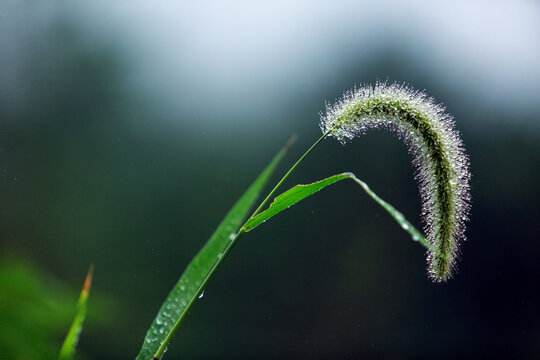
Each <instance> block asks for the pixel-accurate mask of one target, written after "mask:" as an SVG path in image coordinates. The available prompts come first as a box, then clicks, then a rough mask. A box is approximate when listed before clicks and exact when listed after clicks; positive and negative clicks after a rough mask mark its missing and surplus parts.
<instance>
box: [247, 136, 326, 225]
mask: <svg viewBox="0 0 540 360" xmlns="http://www.w3.org/2000/svg"><path fill="white" fill-rule="evenodd" d="M330 131H332V130H328V131H327V132H325V133H324V134H323V135H322V136H321V137H320V138H319V140H317V141H315V143H314V144H313V145H311V147H310V148H309V149H308V150H307V151H306V152H305V153H304V155H302V157H301V158H300V159H298V161H297V162H296V163H295V164H294V165H293V166H292V167H291V168H290V169H289V171H287V173H286V174H285V175H284V176H283V177H282V178H281V180H279V182H278V183H277V184H276V186H274V188H273V189H272V191H270V193H269V194H268V196H267V197H266V199H264V200H263V202H262V203H261V205H259V207H258V208H257V210H255V212H254V213H253V214H252V215H251V217H250V219H251V218H252V217H254V216H255V215H257V214H258V213H260V212H261V210H262V209H263V208H264V206H265V205H266V204H267V203H268V201H270V199H271V198H272V196H274V194H275V193H276V191H277V190H278V189H279V188H280V186H281V185H282V184H283V183H284V182H285V180H287V178H288V177H289V175H291V173H292V172H293V171H294V169H296V168H297V167H298V165H299V164H300V163H301V162H302V160H304V158H305V157H306V156H308V155H309V153H310V152H311V151H312V150H313V149H315V147H316V146H317V145H319V143H320V142H321V141H323V140H324V138H325V137H326V136H327V135H328V134H329V133H330ZM244 225H245V224H244Z"/></svg>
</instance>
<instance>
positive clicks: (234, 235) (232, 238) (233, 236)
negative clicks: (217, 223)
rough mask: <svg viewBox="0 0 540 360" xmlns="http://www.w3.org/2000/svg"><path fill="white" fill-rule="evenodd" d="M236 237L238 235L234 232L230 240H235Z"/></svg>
mask: <svg viewBox="0 0 540 360" xmlns="http://www.w3.org/2000/svg"><path fill="white" fill-rule="evenodd" d="M235 237H236V234H235V233H232V234H231V235H229V240H231V241H233V240H234V238H235Z"/></svg>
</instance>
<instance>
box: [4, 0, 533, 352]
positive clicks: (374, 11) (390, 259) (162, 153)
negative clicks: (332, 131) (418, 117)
mask: <svg viewBox="0 0 540 360" xmlns="http://www.w3.org/2000/svg"><path fill="white" fill-rule="evenodd" d="M377 80H383V81H385V80H388V81H390V82H394V81H397V82H405V83H407V84H409V85H411V86H412V87H414V88H416V89H425V90H426V91H427V92H428V93H429V94H430V95H431V96H433V97H435V99H436V100H437V101H439V102H443V103H444V105H445V106H446V107H447V111H448V112H449V113H451V114H452V115H453V116H454V117H455V121H456V127H457V129H458V130H459V131H460V133H461V134H462V136H463V139H464V142H465V145H466V149H467V152H468V154H469V155H470V160H471V172H472V181H471V185H472V212H471V220H470V222H469V223H468V228H467V241H466V242H465V243H464V244H463V246H462V249H461V250H462V256H461V258H460V261H459V271H458V272H457V274H456V276H455V278H454V279H452V280H450V281H449V282H448V283H446V284H433V283H432V282H431V281H430V280H429V279H428V277H427V275H426V266H425V258H424V250H423V249H422V248H421V247H420V246H419V245H418V244H416V243H413V242H412V241H411V240H410V237H409V236H408V235H407V234H406V233H405V232H403V231H402V230H401V229H400V228H399V226H398V225H397V224H396V223H394V222H393V220H392V219H391V218H390V217H389V216H388V215H387V214H386V213H385V212H384V210H382V209H381V208H380V207H378V205H376V204H375V203H374V202H373V201H372V200H371V199H370V198H369V197H367V196H366V195H365V193H363V191H362V190H361V189H360V188H359V187H358V186H356V185H355V184H353V183H352V182H349V183H348V182H343V183H339V184H336V185H334V186H333V187H332V188H329V189H327V190H325V191H323V192H321V193H319V194H317V195H316V196H314V197H312V198H309V199H307V200H305V201H304V202H302V203H301V204H298V205H296V206H294V207H292V208H291V209H290V210H288V211H287V212H285V213H283V214H280V215H279V216H277V217H276V218H274V219H273V220H272V221H269V222H267V223H266V224H264V225H263V226H261V227H260V228H259V229H257V230H256V231H254V232H252V233H249V234H248V235H247V236H245V237H244V238H243V239H242V240H241V241H240V243H239V244H238V246H237V247H236V248H235V249H234V251H233V252H232V253H231V255H230V257H229V258H228V259H227V260H226V261H225V262H224V264H223V265H222V267H221V268H220V269H219V271H218V273H217V274H216V276H215V277H214V279H213V280H212V281H211V283H210V284H209V286H208V288H207V289H206V291H205V295H204V297H203V298H202V299H201V300H199V301H198V303H197V304H196V305H195V306H194V307H193V309H192V311H191V313H190V314H189V316H188V318H187V319H186V321H185V323H184V324H183V326H182V327H181V328H180V331H179V332H178V334H177V336H176V338H175V339H174V340H173V342H172V344H171V346H170V349H169V351H168V353H167V354H166V357H165V358H166V359H176V358H178V359H179V358H184V359H186V358H189V359H214V358H239V359H242V358H258V359H278V358H311V359H322V358H339V359H433V358H437V359H456V358H513V359H517V358H519V359H532V358H538V357H539V356H540V312H539V310H538V305H539V301H540V294H539V291H538V279H539V275H540V265H539V262H538V255H539V250H540V245H539V244H540V242H539V235H538V234H539V232H540V223H539V221H538V218H539V215H540V211H539V210H540V205H539V203H540V190H539V181H540V101H539V94H540V7H539V6H538V3H536V2H534V1H507V2H502V1H479V2H465V1H463V2H462V1H451V2H450V1H449V2H430V1H415V2H397V1H395V2H394V1H380V2H332V4H325V3H322V2H280V1H277V2H276V1H272V2H260V3H257V5H255V4H254V3H250V2H241V1H236V2H219V1H216V2H210V3H202V2H201V3H199V2H176V1H161V2H144V1H118V2H113V4H110V3H109V2H108V1H93V2H86V4H84V5H80V4H79V5H75V4H72V3H71V2H68V1H16V0H7V1H4V2H2V4H1V5H0V174H1V176H0V197H1V198H0V199H1V201H2V207H1V213H0V216H1V217H0V239H1V240H0V241H1V243H0V250H1V252H2V256H1V257H2V259H3V260H2V262H3V263H7V264H19V265H14V266H18V268H19V269H21V268H22V269H33V270H31V271H30V273H28V275H24V274H26V273H25V272H23V273H22V274H23V275H21V280H20V281H19V280H17V281H14V282H13V283H12V285H10V286H12V287H13V288H17V289H19V288H24V286H28V287H31V286H33V285H31V281H33V280H32V279H34V278H37V279H41V280H39V282H40V284H42V285H43V287H44V288H43V289H41V290H40V291H42V293H43V294H44V295H43V296H48V295H47V294H48V293H47V291H49V290H46V289H50V288H51V287H52V288H54V289H56V290H54V291H58V292H60V293H61V294H64V295H65V298H63V299H64V300H65V299H66V298H67V299H68V300H70V301H65V304H63V305H62V306H57V307H53V308H54V309H56V310H55V311H57V312H58V319H59V320H58V321H59V323H58V326H56V327H54V329H53V328H51V329H48V328H43V330H42V331H41V330H40V332H39V333H38V334H37V335H36V334H31V333H25V331H26V330H24V329H23V330H20V331H19V330H17V331H19V332H20V336H19V337H18V340H17V341H18V342H14V341H11V340H9V339H10V338H8V337H7V336H5V335H6V334H12V333H13V332H14V331H15V330H14V328H15V327H17V326H19V325H21V324H24V323H25V321H26V323H27V324H28V326H27V329H32V328H35V324H34V321H35V318H32V317H29V318H25V320H23V318H22V317H23V316H26V315H28V314H26V312H25V311H22V310H21V311H20V314H19V312H18V311H17V310H16V309H19V308H20V307H19V304H20V301H21V300H19V299H18V298H15V300H10V299H11V298H14V297H15V295H13V294H17V292H16V291H13V290H12V289H11V288H9V289H8V288H7V285H5V284H4V286H5V288H4V289H1V288H0V298H1V299H0V334H3V335H4V336H2V337H3V339H4V340H3V342H2V344H0V358H8V357H9V358H23V357H24V358H32V356H31V355H28V354H27V355H26V356H24V355H22V354H24V351H25V350H24V349H25V348H27V347H28V346H29V345H27V343H26V342H25V341H31V340H25V339H35V338H37V337H38V336H42V337H44V338H47V339H48V340H47V341H49V345H48V346H49V347H52V348H53V349H54V347H55V346H56V345H57V346H58V348H59V346H60V344H61V340H62V337H63V335H64V334H65V332H66V331H67V328H68V326H69V322H70V317H71V315H69V314H67V315H65V314H64V315H62V316H61V314H63V313H62V311H64V312H65V311H66V310H65V308H66V306H67V307H69V306H73V307H74V304H75V299H76V296H77V292H78V291H79V289H80V287H81V285H82V281H83V279H84V275H85V273H86V271H87V268H88V266H89V264H90V263H92V262H93V263H95V266H96V271H95V279H94V280H95V281H94V285H93V290H92V291H93V292H92V297H91V298H90V308H89V319H88V322H87V326H86V327H85V329H84V331H83V333H82V337H81V341H80V346H79V355H80V356H81V357H84V358H88V359H132V358H134V357H135V356H136V354H137V353H138V351H139V349H140V346H141V344H142V341H143V338H144V335H145V332H146V330H147V328H148V326H149V325H150V323H151V321H152V319H153V318H154V316H155V314H156V312H157V310H158V308H159V306H160V304H161V302H162V301H163V299H164V298H165V296H166V295H167V293H168V291H169V290H170V289H171V287H172V286H173V285H174V284H175V282H176V280H177V279H178V277H179V275H180V274H181V272H182V271H183V270H184V268H185V266H186V265H187V263H188V262H189V260H190V259H191V258H192V257H193V256H194V254H195V253H196V251H197V250H198V249H199V248H200V247H201V246H202V244H203V243H204V242H205V240H206V239H207V238H208V237H209V236H210V234H211V233H212V231H213V230H214V228H215V226H216V225H217V224H218V223H219V221H220V220H221V218H222V217H223V216H224V214H225V213H226V211H227V210H228V209H229V208H230V207H231V205H232V204H233V203H234V201H235V200H236V199H237V198H238V197H239V196H240V194H241V193H242V192H243V190H244V189H245V188H246V187H247V186H248V185H249V184H250V182H251V181H252V180H253V179H254V178H255V176H256V175H257V174H258V173H259V172H260V171H261V170H262V169H263V168H264V166H265V165H266V164H267V162H268V161H269V160H270V159H271V157H272V156H273V155H274V154H275V153H276V152H277V150H278V149H279V148H280V147H281V146H282V145H283V144H284V143H285V142H286V140H287V139H288V138H289V136H290V135H292V134H298V135H299V139H298V141H297V144H296V145H295V146H294V147H293V148H292V150H291V151H290V153H289V155H288V157H287V158H286V161H285V162H284V164H282V166H281V168H280V170H279V173H283V172H284V171H285V170H286V168H287V167H288V166H290V164H291V163H292V162H293V161H295V159H296V158H298V156H299V155H300V154H301V153H302V152H303V151H304V149H306V148H307V147H308V146H309V145H311V143H312V142H313V141H314V140H315V139H317V138H318V137H319V136H320V131H319V126H318V121H319V112H320V111H322V110H324V107H325V101H329V102H333V101H334V99H335V98H338V97H340V96H341V94H342V92H343V91H346V90H348V89H351V88H352V87H353V86H354V85H361V84H363V83H373V82H375V81H377ZM343 171H352V172H354V173H355V174H357V176H358V177H359V178H361V179H363V180H364V181H366V182H367V183H368V184H370V185H371V187H372V188H373V189H374V190H375V191H376V192H377V193H378V194H379V195H380V196H381V197H382V198H384V199H386V200H387V201H389V202H390V203H391V204H393V205H394V206H395V207H396V208H398V209H400V210H401V211H402V212H403V213H404V214H406V215H407V217H408V218H409V219H410V220H411V221H412V222H413V223H414V224H416V225H418V226H420V225H421V220H420V218H419V213H420V210H419V209H420V201H419V196H418V190H417V186H416V184H415V182H414V179H413V173H414V169H413V167H412V165H411V159H410V156H409V155H408V154H407V150H406V147H405V146H404V145H403V144H402V143H401V142H400V141H399V140H398V139H397V138H395V136H393V135H392V134H389V133H386V132H372V133H369V134H367V135H366V136H363V137H361V138H358V139H356V140H355V141H353V142H352V143H350V144H348V145H347V146H342V145H340V144H339V143H338V142H336V141H335V140H333V139H327V140H325V141H324V142H323V143H322V144H321V145H320V146H319V148H318V149H317V150H316V151H315V152H314V153H313V154H312V155H311V156H310V157H309V158H308V159H307V160H306V161H305V162H304V163H303V164H302V166H301V167H300V168H299V169H298V170H297V171H296V172H295V173H294V175H293V176H292V177H291V179H290V180H289V181H288V182H287V185H286V186H285V188H288V187H291V186H293V185H295V184H297V183H308V182H312V181H315V180H318V179H321V178H323V177H326V176H329V175H333V174H336V173H339V172H343ZM20 264H22V265H20ZM1 269H2V267H0V270H1ZM3 269H4V271H7V270H5V269H9V266H6V267H4V268H3ZM0 272H1V271H0ZM1 276H2V275H1V274H0V278H1ZM25 281H27V282H28V284H30V285H24V282H25ZM36 281H37V280H36ZM14 284H15V285H14ZM32 284H33V283H32ZM1 285H2V282H0V286H1ZM36 286H37V285H36ZM51 291H53V290H51ZM54 291H53V292H54ZM21 293H24V294H26V292H24V291H23V292H21ZM51 294H52V293H51ZM21 296H22V295H21ZM25 296H26V295H25ZM25 299H26V300H25V301H30V300H28V299H27V298H25ZM51 299H52V300H51V301H52V303H53V304H55V301H56V300H54V299H55V298H54V296H53V295H51ZM34 300H35V299H34ZM58 301H60V300H58ZM62 301H63V300H62ZM70 304H72V305H70ZM29 306H30V305H29ZM32 306H33V305H32ZM62 309H64V310H62ZM40 311H41V312H44V310H40ZM38 312H39V311H38ZM48 313H49V314H51V318H56V315H54V314H55V312H54V311H52V310H51V312H48ZM25 314H26V315H25ZM19 316H21V317H19ZM51 321H53V320H46V321H44V323H50V322H51ZM21 328H22V325H21ZM28 331H29V330H28ZM49 332H50V333H49ZM44 341H45V340H44ZM44 346H45V345H44ZM36 351H37V354H39V351H38V350H36ZM2 352H4V353H3V354H2ZM44 353H45V352H42V354H44ZM35 356H36V358H39V356H38V355H35Z"/></svg>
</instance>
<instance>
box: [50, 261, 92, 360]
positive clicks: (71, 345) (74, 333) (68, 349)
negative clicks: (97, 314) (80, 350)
mask: <svg viewBox="0 0 540 360" xmlns="http://www.w3.org/2000/svg"><path fill="white" fill-rule="evenodd" d="M93 273H94V265H90V269H89V270H88V275H86V280H85V281H84V286H83V289H82V291H81V295H80V296H79V300H78V301H77V314H76V315H75V319H73V324H71V328H70V329H69V332H68V334H67V336H66V339H65V340H64V344H62V349H61V350H60V356H58V359H59V360H69V359H73V355H74V354H75V348H76V347H77V343H78V342H79V334H80V333H81V330H82V326H83V322H84V318H85V317H86V307H87V303H88V295H89V294H90V287H91V285H92V275H93Z"/></svg>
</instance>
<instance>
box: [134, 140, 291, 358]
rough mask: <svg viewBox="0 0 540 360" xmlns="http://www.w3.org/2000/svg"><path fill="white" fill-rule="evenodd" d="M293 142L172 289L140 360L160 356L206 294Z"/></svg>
mask: <svg viewBox="0 0 540 360" xmlns="http://www.w3.org/2000/svg"><path fill="white" fill-rule="evenodd" d="M290 144H291V142H290V141H289V143H287V145H285V147H284V148H283V149H281V151H280V152H279V153H278V154H277V155H276V156H275V157H274V159H273V160H272V161H271V162H270V164H269V165H268V166H267V167H266V169H264V171H263V172H262V173H261V174H260V175H259V177H258V178H257V179H256V180H255V182H254V183H253V184H252V185H251V186H250V187H249V188H248V189H247V190H246V192H245V193H244V194H243V195H242V197H241V198H240V199H239V200H238V201H237V202H236V204H235V205H234V206H233V208H232V209H231V210H230V211H229V213H228V214H227V215H226V216H225V218H224V219H223V221H222V222H221V224H220V225H219V226H218V228H217V229H216V230H215V232H214V234H213V235H212V236H211V237H210V239H209V240H208V242H207V243H206V245H204V247H203V248H202V249H201V250H200V251H199V253H198V254H197V255H196V256H195V258H194V259H193V260H192V261H191V263H190V264H189V265H188V266H187V268H186V270H185V271H184V273H183V274H182V276H181V277H180V280H178V282H177V283H176V285H175V286H174V288H173V289H172V290H171V292H170V294H169V296H167V298H166V299H165V302H164V303H163V305H162V306H161V308H160V309H159V312H158V314H157V316H156V318H155V319H154V322H153V323H152V325H151V326H150V329H149V330H148V332H147V333H146V337H145V339H144V343H143V346H142V348H141V351H140V353H139V355H138V356H137V360H152V359H160V358H161V356H162V355H163V353H164V352H165V351H166V349H167V346H168V345H169V343H170V341H171V339H172V337H173V336H174V334H175V333H176V331H177V330H178V327H179V326H180V324H181V323H182V321H183V319H184V317H185V315H186V314H187V312H188V311H189V309H190V308H191V306H192V304H193V303H194V302H195V301H196V300H197V298H198V297H199V296H200V295H201V294H202V291H203V290H204V287H205V285H206V282H207V281H208V280H209V278H210V277H211V275H212V274H213V270H214V268H215V266H216V264H217V262H218V261H219V259H220V257H221V256H222V253H223V251H224V250H225V248H226V247H227V245H229V243H230V242H231V240H233V239H234V237H235V235H236V233H237V232H238V230H239V228H240V226H241V225H242V223H243V221H244V220H245V219H246V218H247V216H248V215H249V211H250V210H251V208H252V207H253V205H254V203H255V201H256V200H257V198H258V196H259V194H260V192H261V191H262V189H263V187H264V186H265V184H266V183H267V181H268V180H269V178H270V176H271V175H272V173H273V172H274V170H275V169H276V167H277V165H278V163H279V162H280V161H281V159H282V158H283V156H284V155H285V153H286V151H287V149H288V148H289V147H290Z"/></svg>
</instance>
